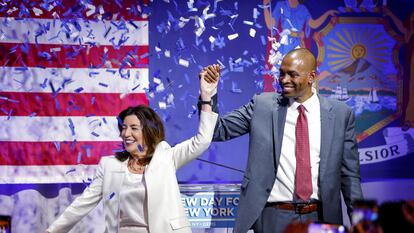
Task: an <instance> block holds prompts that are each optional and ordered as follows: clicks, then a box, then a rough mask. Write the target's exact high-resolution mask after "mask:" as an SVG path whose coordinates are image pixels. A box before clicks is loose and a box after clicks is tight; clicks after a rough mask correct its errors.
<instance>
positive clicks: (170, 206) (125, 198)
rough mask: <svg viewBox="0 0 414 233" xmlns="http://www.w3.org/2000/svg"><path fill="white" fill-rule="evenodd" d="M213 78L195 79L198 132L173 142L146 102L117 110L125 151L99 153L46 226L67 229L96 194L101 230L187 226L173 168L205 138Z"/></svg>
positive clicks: (183, 231) (209, 132) (164, 232)
mask: <svg viewBox="0 0 414 233" xmlns="http://www.w3.org/2000/svg"><path fill="white" fill-rule="evenodd" d="M205 72H207V71H205ZM217 83H218V77H216V79H210V80H208V79H207V80H206V79H200V89H201V99H202V101H201V103H202V111H201V114H200V123H199V127H198V132H197V134H196V135H195V136H194V137H192V138H191V139H189V140H187V141H184V142H182V143H180V144H177V145H176V146H174V147H170V146H169V145H168V143H167V142H165V141H164V127H163V124H162V122H161V120H160V118H159V116H158V115H157V114H156V113H155V112H154V111H153V110H152V109H151V108H149V107H146V106H142V105H141V106H136V107H130V108H127V109H125V110H124V111H122V112H121V113H120V114H119V116H118V117H119V118H118V127H119V129H120V132H121V133H120V136H121V138H122V141H123V144H124V147H125V151H124V152H122V153H119V154H117V155H116V156H107V157H102V159H101V161H100V162H99V166H98V169H97V171H96V174H95V177H94V179H93V181H92V183H91V184H90V185H89V187H87V188H86V189H85V191H84V192H83V194H82V195H81V196H79V197H78V198H76V199H75V200H74V202H73V203H72V204H71V205H70V206H69V207H68V208H67V209H66V210H65V211H64V212H63V214H62V215H61V216H60V217H59V218H58V219H57V220H56V221H55V222H54V223H53V224H52V225H51V226H50V227H49V228H48V229H47V232H50V233H54V232H68V231H69V230H70V229H71V228H72V227H73V226H74V225H75V224H76V223H77V222H79V220H80V219H81V218H82V217H84V216H85V215H87V214H88V213H89V212H90V211H91V210H92V209H93V208H94V207H95V206H96V205H97V204H98V203H99V201H100V200H102V201H103V206H104V216H105V232H111V233H112V232H120V233H129V232H131V233H132V232H137V233H141V232H142V233H148V232H150V233H169V232H171V233H172V232H174V233H189V232H191V228H190V223H189V221H188V219H187V217H186V215H185V212H184V207H183V205H182V202H181V195H180V190H179V187H178V182H177V178H176V174H175V173H176V170H177V169H178V168H180V167H181V166H183V165H185V164H186V163H188V162H190V161H191V160H193V159H195V158H196V157H197V156H199V155H200V154H201V153H203V152H204V151H205V150H206V149H207V148H208V146H209V145H210V143H211V139H212V136H213V131H214V127H215V124H216V120H217V114H216V113H213V112H212V109H211V104H209V102H210V96H212V92H213V91H214V90H215V89H216V87H217Z"/></svg>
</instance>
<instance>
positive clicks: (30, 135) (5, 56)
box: [0, 1, 149, 183]
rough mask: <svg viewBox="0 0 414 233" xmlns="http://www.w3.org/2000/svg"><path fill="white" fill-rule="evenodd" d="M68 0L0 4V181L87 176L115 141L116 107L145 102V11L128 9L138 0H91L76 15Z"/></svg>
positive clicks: (64, 179) (116, 146)
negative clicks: (1, 7) (45, 5)
mask: <svg viewBox="0 0 414 233" xmlns="http://www.w3.org/2000/svg"><path fill="white" fill-rule="evenodd" d="M71 2H72V1H63V3H62V4H64V5H61V6H53V8H52V9H51V10H50V11H45V10H44V9H43V10H42V9H40V8H36V9H34V8H33V9H29V14H30V17H27V16H26V15H23V16H22V15H20V16H19V10H14V11H13V10H10V11H9V12H1V13H0V29H1V30H0V31H1V32H0V38H1V40H0V51H2V52H0V148H1V150H0V183H65V182H83V181H86V179H87V178H90V177H92V175H93V173H94V170H95V167H96V164H97V163H98V161H99V159H100V157H102V156H105V155H111V154H113V153H114V150H119V149H121V145H120V144H121V142H120V138H119V132H118V128H117V119H116V116H117V115H118V113H119V112H120V111H121V110H123V109H125V108H126V107H128V106H132V105H138V104H146V105H148V99H147V96H146V94H145V91H146V90H147V89H148V87H149V81H148V80H149V77H148V76H149V75H148V20H147V19H145V18H142V17H138V16H135V15H131V14H130V13H129V10H130V7H136V8H137V9H139V6H138V5H136V4H135V3H134V1H130V2H131V4H130V5H129V6H128V7H125V9H122V8H119V6H117V5H116V4H115V3H113V2H112V1H109V2H110V3H107V4H106V5H100V3H99V1H96V4H95V7H96V8H97V9H98V13H93V12H92V11H88V9H89V10H90V9H92V8H93V7H92V6H88V7H89V8H87V9H86V11H84V12H83V16H82V18H76V17H79V16H78V14H74V15H71V14H70V13H68V9H70V8H71V6H72V5H71V4H73V3H71ZM126 2H128V1H126ZM35 5H36V4H35ZM101 8H102V9H101ZM11 9H13V8H11ZM39 9H40V10H41V11H42V14H39ZM111 9H112V10H113V9H115V10H113V14H112V15H111V16H110V19H108V18H104V19H103V20H97V19H100V18H101V17H102V16H103V15H99V12H110V11H111ZM116 9H117V10H116ZM63 15H65V17H62V16H63ZM58 16H59V17H58ZM17 17H23V18H17ZM120 41H121V42H122V43H120Z"/></svg>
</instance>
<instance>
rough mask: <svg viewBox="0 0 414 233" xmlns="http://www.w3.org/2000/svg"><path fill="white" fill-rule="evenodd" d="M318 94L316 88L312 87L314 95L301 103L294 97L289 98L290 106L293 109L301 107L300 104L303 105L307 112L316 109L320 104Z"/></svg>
mask: <svg viewBox="0 0 414 233" xmlns="http://www.w3.org/2000/svg"><path fill="white" fill-rule="evenodd" d="M318 102H319V99H318V95H317V94H316V89H315V88H313V87H312V96H311V97H310V98H309V99H307V100H306V101H305V102H303V103H299V102H296V101H295V100H294V99H293V98H289V106H290V108H292V109H295V110H296V109H297V108H298V107H299V105H301V104H302V105H303V106H304V107H305V110H306V112H309V113H310V112H311V111H312V110H314V109H316V107H317V106H318Z"/></svg>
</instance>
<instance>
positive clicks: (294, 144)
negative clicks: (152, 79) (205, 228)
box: [199, 48, 362, 233]
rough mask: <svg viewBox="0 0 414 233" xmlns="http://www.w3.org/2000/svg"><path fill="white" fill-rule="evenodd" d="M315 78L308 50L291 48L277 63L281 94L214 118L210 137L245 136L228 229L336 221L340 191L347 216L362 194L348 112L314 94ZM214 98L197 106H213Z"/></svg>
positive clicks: (205, 73)
mask: <svg viewBox="0 0 414 233" xmlns="http://www.w3.org/2000/svg"><path fill="white" fill-rule="evenodd" d="M218 76H219V66H218V65H210V66H208V67H206V68H204V69H203V70H202V71H201V72H200V78H204V79H206V80H210V81H213V80H215V79H216V78H217V77H218ZM315 79H316V60H315V57H314V56H313V55H312V53H311V52H310V51H308V50H306V49H303V48H300V49H295V50H292V51H290V52H288V53H287V54H286V56H285V57H284V59H283V61H282V64H281V67H280V77H279V81H280V84H281V86H282V89H283V93H282V94H279V93H262V94H259V95H256V96H254V97H253V99H252V100H251V101H250V102H249V103H247V104H245V105H244V106H242V107H240V108H239V109H236V110H234V111H232V112H230V113H228V114H226V115H225V116H223V117H221V118H219V120H218V122H217V125H216V129H215V134H214V137H213V140H215V141H226V140H230V139H232V138H236V137H239V136H241V135H244V134H246V133H249V134H250V138H249V139H250V141H249V156H248V163H247V168H246V171H245V174H244V178H243V181H242V184H241V194H240V203H239V206H238V216H237V219H236V223H235V227H234V232H237V233H245V232H247V231H248V230H249V229H253V230H254V231H255V232H263V233H267V232H271V233H275V232H276V233H278V232H283V231H284V229H285V228H286V226H287V225H288V224H289V223H290V222H291V221H292V220H297V221H308V220H311V221H323V222H327V223H333V224H341V223H342V210H341V200H340V199H341V198H340V193H341V192H342V195H343V197H344V200H345V203H346V205H347V210H348V214H349V213H350V211H351V210H352V202H353V201H354V200H356V199H362V191H361V184H360V174H359V156H358V152H357V144H356V140H355V116H354V113H353V112H352V110H351V108H349V107H348V106H347V105H346V104H344V103H342V102H339V101H336V100H332V99H327V98H324V97H322V96H320V95H318V94H317V93H316V90H315V89H314V88H312V84H313V83H314V82H315ZM214 100H217V95H215V96H214V97H213V103H211V102H205V101H202V100H200V103H199V104H212V105H213V107H214V109H217V108H216V106H215V104H216V103H217V101H214Z"/></svg>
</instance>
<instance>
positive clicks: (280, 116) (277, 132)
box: [272, 96, 288, 167]
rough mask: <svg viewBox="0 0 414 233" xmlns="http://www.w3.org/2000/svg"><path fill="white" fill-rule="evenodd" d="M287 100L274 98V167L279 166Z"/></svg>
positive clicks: (278, 97)
mask: <svg viewBox="0 0 414 233" xmlns="http://www.w3.org/2000/svg"><path fill="white" fill-rule="evenodd" d="M287 104H288V99H286V98H283V97H282V96H276V98H275V101H274V110H273V116H272V117H273V140H274V142H273V143H274V150H275V151H274V154H275V156H276V157H275V161H276V164H275V165H276V167H277V165H278V164H279V158H280V151H281V149H282V139H283V132H284V129H285V121H286V112H287Z"/></svg>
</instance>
